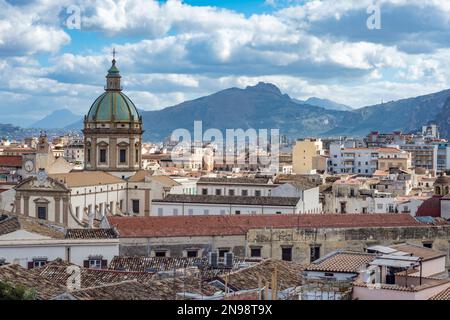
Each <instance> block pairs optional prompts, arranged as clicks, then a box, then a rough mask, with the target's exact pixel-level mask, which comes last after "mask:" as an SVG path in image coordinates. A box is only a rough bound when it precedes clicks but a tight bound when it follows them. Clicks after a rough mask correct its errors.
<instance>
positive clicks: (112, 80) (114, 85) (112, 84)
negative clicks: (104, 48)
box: [105, 49, 122, 91]
mask: <svg viewBox="0 0 450 320" xmlns="http://www.w3.org/2000/svg"><path fill="white" fill-rule="evenodd" d="M120 78H121V76H120V71H119V68H117V66H116V49H113V59H112V65H111V68H109V70H108V74H107V75H106V87H105V90H106V91H122V87H121V86H120Z"/></svg>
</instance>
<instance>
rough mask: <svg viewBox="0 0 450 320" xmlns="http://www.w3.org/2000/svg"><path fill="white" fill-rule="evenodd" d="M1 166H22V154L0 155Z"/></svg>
mask: <svg viewBox="0 0 450 320" xmlns="http://www.w3.org/2000/svg"><path fill="white" fill-rule="evenodd" d="M0 167H14V168H21V167H22V156H3V155H0Z"/></svg>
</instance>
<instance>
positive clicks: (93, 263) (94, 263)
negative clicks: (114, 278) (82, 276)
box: [89, 259, 102, 269]
mask: <svg viewBox="0 0 450 320" xmlns="http://www.w3.org/2000/svg"><path fill="white" fill-rule="evenodd" d="M89 268H90V269H101V268H102V260H100V259H91V260H89Z"/></svg>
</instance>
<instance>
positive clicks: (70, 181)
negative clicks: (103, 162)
mask: <svg viewBox="0 0 450 320" xmlns="http://www.w3.org/2000/svg"><path fill="white" fill-rule="evenodd" d="M49 176H50V178H53V179H55V180H57V181H59V182H62V183H64V184H66V185H67V186H68V187H69V188H75V187H85V186H96V185H97V186H98V185H104V184H114V183H123V182H125V181H124V180H122V179H120V178H118V177H116V176H113V175H112V174H109V173H107V172H103V171H77V172H69V173H60V174H50V175H49Z"/></svg>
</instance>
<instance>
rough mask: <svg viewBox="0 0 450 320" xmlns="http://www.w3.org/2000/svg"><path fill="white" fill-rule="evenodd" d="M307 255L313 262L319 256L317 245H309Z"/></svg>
mask: <svg viewBox="0 0 450 320" xmlns="http://www.w3.org/2000/svg"><path fill="white" fill-rule="evenodd" d="M309 256H310V259H309V261H310V262H314V261H316V260H317V259H319V258H320V247H319V246H311V247H310V248H309Z"/></svg>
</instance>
